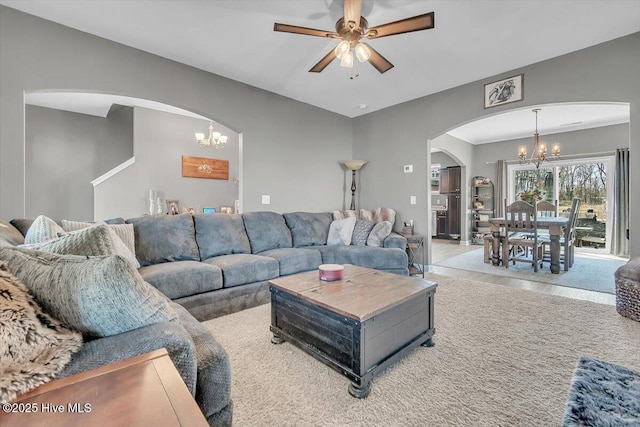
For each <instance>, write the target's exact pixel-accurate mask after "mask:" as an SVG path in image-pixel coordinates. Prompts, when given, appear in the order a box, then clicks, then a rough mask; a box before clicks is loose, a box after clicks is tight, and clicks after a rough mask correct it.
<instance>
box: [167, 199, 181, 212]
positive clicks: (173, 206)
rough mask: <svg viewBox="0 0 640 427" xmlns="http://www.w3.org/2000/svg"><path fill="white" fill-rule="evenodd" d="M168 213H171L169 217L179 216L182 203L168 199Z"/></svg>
mask: <svg viewBox="0 0 640 427" xmlns="http://www.w3.org/2000/svg"><path fill="white" fill-rule="evenodd" d="M167 212H169V215H179V214H180V201H179V200H169V199H167Z"/></svg>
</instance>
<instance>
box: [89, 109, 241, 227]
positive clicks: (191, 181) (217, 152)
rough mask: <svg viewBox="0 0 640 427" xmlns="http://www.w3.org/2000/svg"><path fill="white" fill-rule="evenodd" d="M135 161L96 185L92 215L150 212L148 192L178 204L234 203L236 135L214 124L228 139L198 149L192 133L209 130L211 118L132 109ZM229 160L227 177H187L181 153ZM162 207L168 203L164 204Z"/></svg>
mask: <svg viewBox="0 0 640 427" xmlns="http://www.w3.org/2000/svg"><path fill="white" fill-rule="evenodd" d="M133 117H134V122H133V138H134V153H133V155H134V156H135V163H134V164H133V165H131V166H129V167H127V168H126V169H124V170H122V171H120V172H119V173H118V174H116V175H114V176H113V177H111V178H109V179H108V180H106V181H104V182H102V183H101V184H98V185H97V186H96V187H95V217H96V219H105V218H111V217H117V216H122V217H125V218H131V217H136V216H140V215H143V214H145V213H148V207H149V202H148V200H149V190H155V191H158V192H159V193H160V194H161V197H162V198H163V199H177V200H179V201H180V206H181V207H183V208H184V207H193V208H195V209H196V210H197V211H201V209H202V208H203V207H215V208H216V209H219V208H220V206H231V207H233V206H234V202H235V200H236V199H237V198H238V185H237V184H235V183H234V182H233V178H234V177H238V176H239V147H238V134H237V133H235V132H233V131H231V130H230V129H228V128H226V127H224V126H222V125H218V124H216V123H214V125H213V126H214V128H215V130H216V131H218V132H221V133H222V134H224V135H227V136H228V137H229V140H228V142H227V144H226V145H225V146H224V147H223V148H218V149H216V148H213V147H208V148H207V147H200V146H199V145H198V144H197V143H196V140H195V136H194V133H195V132H202V133H204V134H205V135H208V134H209V130H208V128H209V121H206V120H201V119H194V118H191V117H185V116H179V115H176V114H171V113H165V112H161V111H155V110H149V109H146V108H141V107H134V114H133ZM183 155H185V156H197V157H206V158H213V159H220V160H227V161H229V179H228V180H219V179H201V178H185V177H183V176H182V156H183ZM164 206H165V209H166V204H165V205H164Z"/></svg>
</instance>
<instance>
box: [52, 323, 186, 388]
mask: <svg viewBox="0 0 640 427" xmlns="http://www.w3.org/2000/svg"><path fill="white" fill-rule="evenodd" d="M163 347H164V348H165V349H167V353H169V357H170V358H171V360H172V361H173V364H174V365H175V366H176V369H177V370H178V372H179V373H180V376H181V377H182V379H183V380H184V382H185V384H186V385H187V388H188V389H189V391H190V392H191V394H192V395H195V391H196V378H197V374H196V372H197V371H196V370H197V366H196V357H195V353H196V350H195V345H194V343H193V341H192V340H191V337H190V336H189V333H188V332H187V331H186V330H185V329H184V328H183V327H182V326H181V325H180V323H178V322H161V323H155V324H153V325H149V326H145V327H143V328H139V329H135V330H133V331H129V332H125V333H122V334H118V335H113V336H110V337H104V338H98V339H94V340H92V341H87V342H85V343H84V344H83V345H82V347H81V348H80V350H79V351H78V352H76V353H74V354H73V356H72V357H71V361H70V362H69V364H68V365H67V366H66V367H65V369H64V370H63V371H62V372H61V373H60V375H59V376H58V377H59V378H62V377H68V376H70V375H74V374H77V373H80V372H85V371H88V370H91V369H95V368H99V367H101V366H105V365H108V364H110V363H114V362H118V361H120V360H124V359H128V358H130V357H134V356H137V355H140V354H144V353H148V352H150V351H153V350H158V349H161V348H163Z"/></svg>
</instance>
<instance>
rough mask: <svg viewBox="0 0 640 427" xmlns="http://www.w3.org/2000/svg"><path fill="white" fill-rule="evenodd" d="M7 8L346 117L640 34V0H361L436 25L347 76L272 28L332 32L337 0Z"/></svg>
mask: <svg viewBox="0 0 640 427" xmlns="http://www.w3.org/2000/svg"><path fill="white" fill-rule="evenodd" d="M0 4H3V5H6V6H9V7H12V8H15V9H18V10H21V11H24V12H26V13H29V14H33V15H36V16H40V17H42V18H45V19H48V20H51V21H55V22H59V23H61V24H63V25H66V26H69V27H72V28H76V29H79V30H81V31H85V32H88V33H91V34H95V35H97V36H100V37H103V38H106V39H109V40H113V41H116V42H118V43H122V44H125V45H128V46H132V47H135V48H138V49H142V50H144V51H147V52H151V53H154V54H157V55H160V56H163V57H166V58H170V59H173V60H175V61H179V62H182V63H185V64H188V65H192V66H194V67H197V68H200V69H203V70H207V71H210V72H212V73H215V74H219V75H222V76H225V77H228V78H231V79H234V80H237V81H241V82H244V83H247V84H250V85H253V86H256V87H259V88H262V89H265V90H269V91H272V92H275V93H278V94H281V95H284V96H287V97H290V98H293V99H297V100H299V101H302V102H306V103H309V104H312V105H316V106H318V107H320V108H324V109H327V110H330V111H333V112H336V113H338V114H342V115H345V116H347V117H356V116H359V115H362V114H366V113H369V112H372V111H375V110H378V109H381V108H385V107H388V106H391V105H395V104H398V103H401V102H404V101H407V100H410V99H414V98H418V97H422V96H425V95H428V94H431V93H435V92H439V91H442V90H445V89H448V88H452V87H455V86H459V85H461V84H465V83H469V82H472V81H476V80H480V79H483V78H486V77H489V76H493V75H496V74H500V73H503V72H506V71H508V70H512V69H515V68H518V67H522V66H525V65H528V64H531V63H535V62H538V61H542V60H545V59H548V58H552V57H555V56H559V55H562V54H565V53H568V52H571V51H575V50H578V49H582V48H585V47H588V46H591V45H594V44H598V43H601V42H604V41H607V40H612V39H614V38H617V37H621V36H624V35H627V34H631V33H634V32H637V31H640V1H637V0H582V1H579V0H556V1H540V0H535V1H529V0H518V1H515V0H513V1H509V2H507V1H503V0H493V1H488V0H475V1H474V0H459V1H451V0H448V1H426V0H413V1H410V0H375V1H367V0H365V1H364V4H363V15H364V16H365V17H366V18H367V19H368V21H369V24H370V25H371V26H376V25H380V24H383V23H387V22H390V21H395V20H398V19H402V18H406V17H410V16H414V15H418V14H422V13H426V12H431V11H434V12H435V28H434V29H432V30H426V31H419V32H414V33H409V34H402V35H397V36H392V37H385V38H381V39H379V40H372V41H371V42H370V44H371V46H373V47H374V48H375V49H376V50H378V51H379V52H380V53H381V54H382V55H383V56H385V57H386V58H387V59H388V60H389V61H391V62H392V63H393V64H394V65H395V68H393V69H392V70H390V71H388V72H387V73H385V74H383V75H381V74H379V73H378V72H377V71H375V69H373V67H371V66H370V65H369V64H358V65H359V66H358V68H357V72H358V73H359V77H358V78H356V79H353V80H351V79H350V78H349V76H350V74H351V73H350V71H349V70H348V69H346V68H341V67H340V66H339V65H338V63H336V62H334V63H333V64H331V65H330V66H329V67H327V68H326V69H325V70H324V71H323V72H322V73H320V74H316V73H309V72H308V69H309V68H311V67H312V66H313V65H314V64H315V63H316V62H317V61H318V60H320V59H321V58H322V57H323V56H324V55H325V54H326V53H327V52H328V51H329V50H330V49H332V48H333V47H334V46H335V45H336V43H337V42H336V41H335V40H329V39H323V38H318V37H309V36H301V35H294V34H285V33H276V32H274V31H273V24H274V22H280V23H287V24H293V25H299V26H305V27H312V28H318V29H326V30H333V29H334V25H335V22H336V21H337V20H338V19H339V18H340V17H341V16H342V2H341V1H340V0H305V1H302V0H298V1H292V0H289V1H282V0H281V1H275V0H274V1H271V0H229V1H222V0H219V1H218V0H217V1H198V0H195V1H191V0H181V1H175V0H165V1H156V2H151V1H142V0H128V1H125V0H56V1H51V0H30V1H22V0H0ZM525 82H526V79H525ZM478 96H479V97H481V96H482V94H481V93H480V94H479V95H478ZM361 104H365V105H367V108H364V109H363V108H360V105H361ZM530 114H531V115H532V113H530Z"/></svg>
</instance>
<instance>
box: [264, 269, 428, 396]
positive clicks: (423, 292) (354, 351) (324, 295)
mask: <svg viewBox="0 0 640 427" xmlns="http://www.w3.org/2000/svg"><path fill="white" fill-rule="evenodd" d="M269 285H270V286H269V290H270V291H271V328H270V329H271V332H273V338H272V340H271V341H272V342H273V343H274V344H280V343H282V342H283V341H288V342H290V343H292V344H294V345H296V346H297V347H299V348H301V349H302V350H304V351H306V352H307V353H309V354H311V355H312V356H313V357H315V358H316V359H318V360H320V361H321V362H323V363H325V364H326V365H328V366H330V367H331V368H333V369H335V370H336V371H338V372H340V373H341V374H342V375H344V376H346V377H347V378H348V379H350V380H351V384H350V385H349V393H350V394H351V395H352V396H354V397H357V398H364V397H367V395H368V394H369V392H370V391H371V380H372V379H373V377H374V376H375V375H376V374H377V373H378V372H380V371H382V370H384V369H385V368H387V367H388V366H390V365H391V364H393V363H395V362H396V361H397V360H398V359H400V358H401V357H403V356H405V355H406V354H407V353H409V352H410V351H412V350H413V349H415V348H416V347H418V346H420V345H423V346H425V347H431V346H433V345H434V343H433V334H434V333H435V327H434V324H433V303H434V296H435V291H436V286H437V284H436V283H434V282H429V281H426V280H424V279H421V278H417V277H407V276H399V275H396V274H391V273H384V272H381V271H378V270H372V269H369V268H363V267H357V266H354V265H348V264H347V265H345V271H344V277H343V279H342V280H338V281H335V282H324V281H321V280H320V279H319V276H318V271H317V270H314V271H308V272H305V273H300V274H295V275H291V276H287V277H280V278H278V279H274V280H271V281H269Z"/></svg>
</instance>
